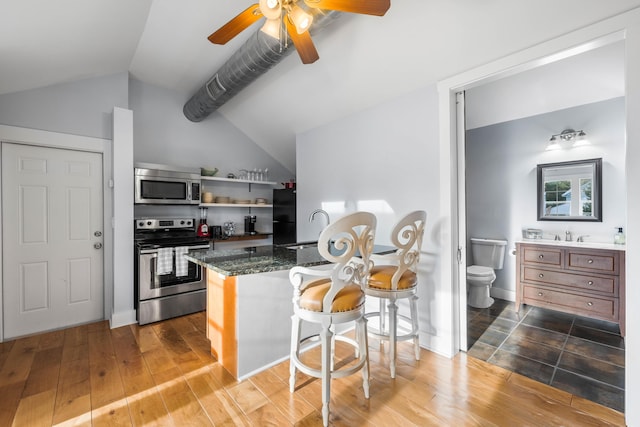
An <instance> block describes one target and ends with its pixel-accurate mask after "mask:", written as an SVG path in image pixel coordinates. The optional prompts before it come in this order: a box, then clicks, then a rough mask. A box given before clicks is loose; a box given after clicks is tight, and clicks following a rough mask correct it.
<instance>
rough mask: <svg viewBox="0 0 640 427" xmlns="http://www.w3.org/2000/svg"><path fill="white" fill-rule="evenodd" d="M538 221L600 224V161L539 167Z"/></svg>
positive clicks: (579, 161)
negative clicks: (591, 222)
mask: <svg viewBox="0 0 640 427" xmlns="http://www.w3.org/2000/svg"><path fill="white" fill-rule="evenodd" d="M538 220H539V221H593V222H602V159H589V160H576V161H571V162H560V163H547V164H542V165H538Z"/></svg>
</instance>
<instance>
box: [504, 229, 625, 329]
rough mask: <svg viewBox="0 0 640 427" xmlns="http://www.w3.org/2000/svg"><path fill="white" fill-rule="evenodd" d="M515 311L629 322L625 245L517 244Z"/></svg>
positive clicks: (623, 325) (550, 242)
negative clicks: (529, 309) (536, 309)
mask: <svg viewBox="0 0 640 427" xmlns="http://www.w3.org/2000/svg"><path fill="white" fill-rule="evenodd" d="M516 254H517V257H516V260H517V261H516V275H517V277H516V311H520V307H521V305H522V304H527V305H532V306H536V307H544V308H549V309H552V310H558V311H563V312H567V313H572V314H577V315H580V316H585V317H592V318H596V319H602V320H608V321H611V322H615V323H618V324H619V325H620V333H621V335H622V336H624V333H625V324H624V319H625V316H624V313H625V267H624V264H625V251H624V246H620V245H613V244H589V243H578V242H555V241H549V242H545V243H538V242H518V243H516Z"/></svg>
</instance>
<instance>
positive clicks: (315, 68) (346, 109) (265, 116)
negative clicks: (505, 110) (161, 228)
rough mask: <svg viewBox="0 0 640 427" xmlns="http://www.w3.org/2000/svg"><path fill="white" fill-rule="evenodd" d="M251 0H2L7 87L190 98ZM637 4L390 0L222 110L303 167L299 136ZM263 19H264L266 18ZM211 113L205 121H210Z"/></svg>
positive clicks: (339, 24) (0, 33) (225, 52)
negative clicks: (153, 88) (152, 90)
mask: <svg viewBox="0 0 640 427" xmlns="http://www.w3.org/2000/svg"><path fill="white" fill-rule="evenodd" d="M252 3H254V1H252V0H233V1H229V0H91V1H87V0H56V1H51V0H0V94H3V93H11V92H17V91H22V90H27V89H32V88H37V87H43V86H47V85H52V84H57V83H64V82H70V81H74V80H79V79H84V78H90V77H96V76H101V75H107V74H112V73H116V72H123V71H129V72H130V73H131V75H132V76H133V77H134V78H136V79H138V80H141V81H143V82H146V83H150V84H154V85H158V86H161V87H165V88H168V89H172V90H175V91H178V92H179V93H181V94H183V96H184V99H185V102H186V101H187V100H188V99H189V98H190V97H191V95H192V94H193V93H194V92H195V91H196V90H197V89H198V88H199V87H201V86H202V85H203V84H204V83H205V82H206V81H207V80H208V79H209V78H210V77H211V76H212V75H213V74H214V73H215V72H216V71H217V69H218V68H219V67H220V66H221V65H222V64H223V63H224V62H225V61H226V60H227V59H228V58H229V57H230V56H231V55H232V53H233V52H234V51H235V50H236V49H237V48H238V47H239V46H240V45H241V44H242V43H243V42H244V40H246V38H247V37H248V36H249V35H250V34H252V33H253V32H255V31H256V30H257V28H259V25H260V23H257V24H255V25H254V27H252V28H250V29H248V30H246V31H245V32H243V33H242V34H241V35H240V36H239V37H236V38H235V39H234V40H232V41H231V42H230V43H228V44H227V45H225V46H218V45H213V44H211V43H209V41H208V40H207V36H208V35H209V34H210V33H211V32H213V31H214V30H216V29H217V28H218V27H220V26H221V25H223V24H224V23H225V22H227V21H228V20H229V19H231V18H232V17H233V16H235V15H236V14H238V13H239V12H240V11H242V10H243V9H245V8H246V7H248V6H249V5H250V4H252ZM638 6H640V0H617V1H615V2H612V1H602V0H563V1H561V2H559V1H557V0H539V1H530V0H482V1H478V0H449V1H442V0H391V8H390V9H389V11H388V12H387V14H386V15H385V16H384V17H374V16H365V15H354V14H344V16H342V17H341V18H340V19H338V20H337V21H336V22H334V23H333V24H331V25H330V26H328V27H327V28H325V29H324V30H322V32H320V33H318V34H317V35H315V36H314V38H313V40H314V42H315V44H316V47H317V49H318V52H319V54H320V59H319V60H318V61H317V62H316V63H314V64H310V65H303V64H302V63H301V62H300V60H299V58H298V57H297V55H296V54H295V53H293V54H291V55H290V56H288V57H287V58H285V59H284V60H283V61H282V62H281V63H280V64H277V65H276V66H275V67H274V68H272V69H271V70H270V71H268V72H267V73H266V74H265V75H263V76H262V77H260V78H259V79H258V80H256V81H255V82H254V83H252V84H251V85H250V86H249V87H247V88H246V89H245V90H244V91H242V92H241V93H240V94H238V95H237V96H236V97H235V98H233V99H232V100H230V101H229V102H228V103H227V104H225V105H223V106H222V107H221V108H220V109H219V110H218V111H219V113H220V114H222V115H223V116H224V117H226V118H227V119H228V120H230V121H231V122H232V123H233V124H234V125H235V126H237V127H238V128H239V129H240V130H241V131H242V132H244V133H245V134H246V135H248V136H249V137H251V138H252V139H253V140H254V141H255V142H256V143H257V144H258V145H260V146H262V147H263V148H264V149H265V150H266V151H267V152H269V153H270V154H271V155H272V156H273V157H275V158H276V159H277V160H279V161H280V162H281V163H282V164H283V165H284V166H286V167H288V168H290V169H291V170H295V135H296V133H299V132H303V131H306V130H309V129H312V128H314V127H317V126H320V125H323V124H325V123H328V122H331V121H333V120H336V119H338V118H341V117H345V116H348V115H350V114H353V113H354V112H357V111H359V110H362V109H366V108H368V107H370V106H373V105H376V104H379V103H381V102H383V101H385V100H387V99H390V98H393V97H395V96H398V95H400V94H403V93H407V92H410V91H412V90H415V89H418V88H422V87H425V86H428V85H431V84H433V83H435V82H437V81H438V80H440V79H443V78H445V77H449V76H451V75H453V74H456V73H460V72H462V71H464V70H467V69H470V68H472V67H476V66H478V65H482V64H484V63H487V62H489V61H492V60H495V59H497V58H500V57H502V56H505V55H507V54H510V53H513V52H516V51H519V50H521V49H524V48H527V47H530V46H532V45H535V44H537V43H541V42H543V41H546V40H549V39H552V38H554V37H557V36H559V35H561V34H565V33H567V32H569V31H572V30H575V29H577V28H581V27H584V26H586V25H589V24H591V23H594V22H597V21H600V20H602V19H605V18H607V17H611V16H614V15H617V14H619V13H622V12H624V11H627V10H630V9H633V8H636V7H638ZM259 22H260V21H259ZM205 120H206V119H205Z"/></svg>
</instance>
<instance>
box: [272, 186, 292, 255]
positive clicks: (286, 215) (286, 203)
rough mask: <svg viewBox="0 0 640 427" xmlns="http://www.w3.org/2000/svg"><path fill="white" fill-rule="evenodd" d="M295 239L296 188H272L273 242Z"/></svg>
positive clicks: (289, 241)
mask: <svg viewBox="0 0 640 427" xmlns="http://www.w3.org/2000/svg"><path fill="white" fill-rule="evenodd" d="M296 241H297V239H296V190H295V188H284V189H280V190H273V244H274V245H279V244H284V243H295V242H296Z"/></svg>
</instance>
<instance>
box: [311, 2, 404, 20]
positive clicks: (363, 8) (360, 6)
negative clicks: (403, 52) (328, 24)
mask: <svg viewBox="0 0 640 427" xmlns="http://www.w3.org/2000/svg"><path fill="white" fill-rule="evenodd" d="M304 2H305V4H306V5H307V6H309V7H315V8H317V9H329V10H337V11H340V12H351V13H362V14H365V15H377V16H382V15H384V14H385V13H387V10H389V7H391V0H304Z"/></svg>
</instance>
